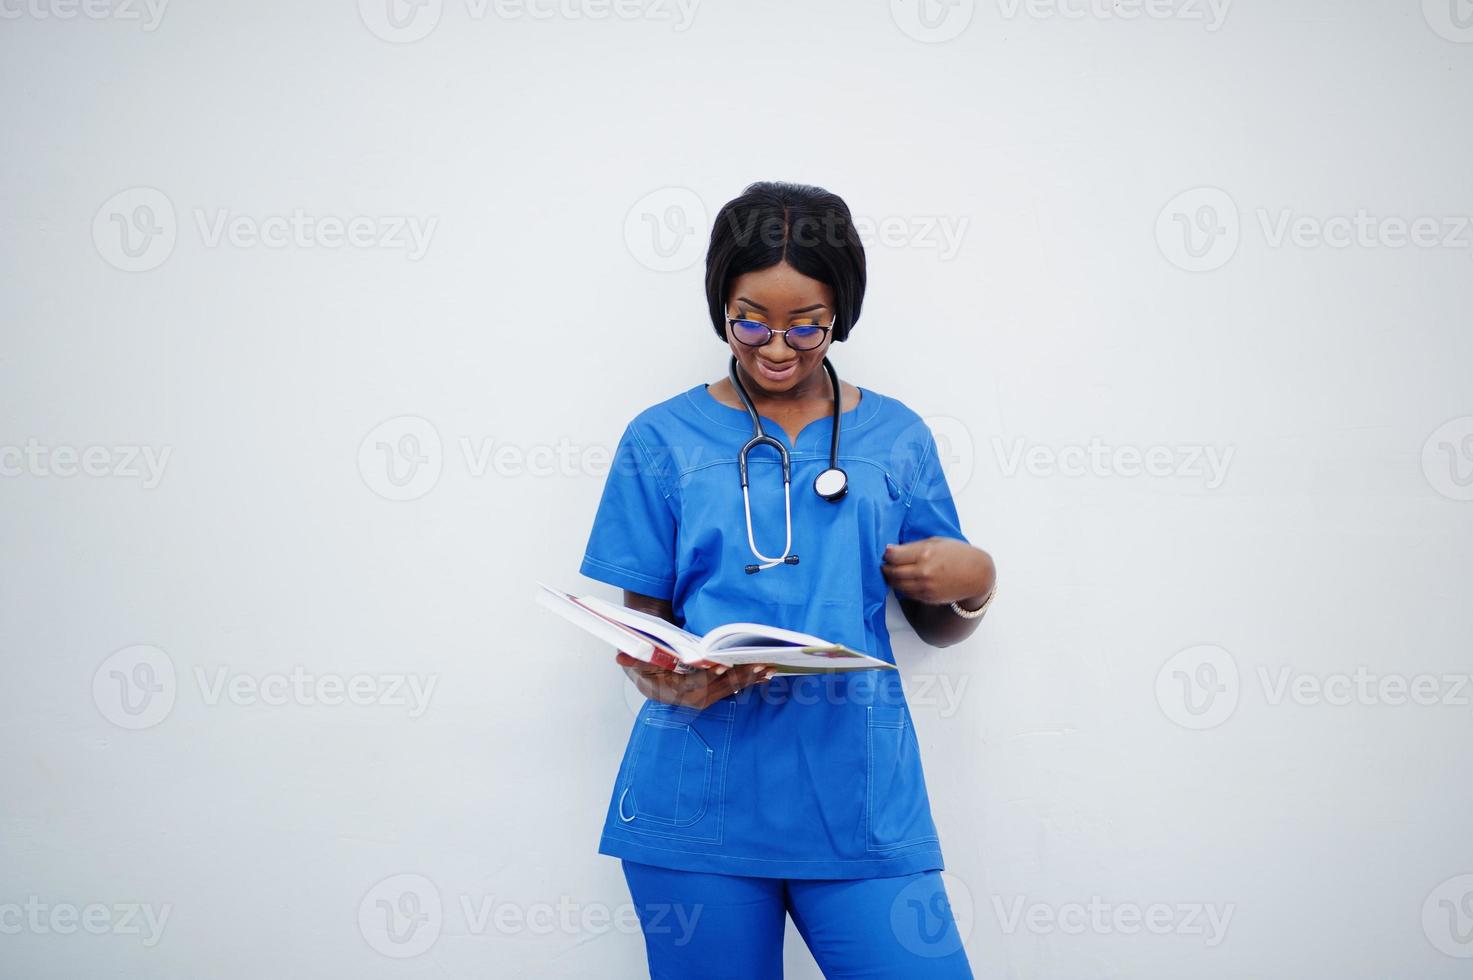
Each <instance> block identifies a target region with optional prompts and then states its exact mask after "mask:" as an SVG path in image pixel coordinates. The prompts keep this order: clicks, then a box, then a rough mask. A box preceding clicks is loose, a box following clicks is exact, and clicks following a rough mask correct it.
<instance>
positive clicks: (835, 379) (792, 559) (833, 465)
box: [727, 354, 848, 574]
mask: <svg viewBox="0 0 1473 980" xmlns="http://www.w3.org/2000/svg"><path fill="white" fill-rule="evenodd" d="M823 366H824V369H825V370H826V371H828V374H829V380H830V381H831V382H832V383H833V387H834V414H833V419H834V426H833V433H832V434H831V435H830V437H829V468H828V469H827V470H825V471H824V472H823V473H821V474H819V477H818V479H817V480H815V481H814V492H815V493H817V494H818V495H819V496H820V497H823V498H824V499H825V500H829V501H837V500H839V499H840V498H841V497H843V496H844V494H845V493H846V492H847V490H848V478H847V477H846V476H845V475H844V471H843V470H841V469H839V416H840V414H841V412H840V405H841V404H842V403H841V398H842V397H843V396H842V392H841V391H840V388H839V374H838V372H837V371H835V370H834V365H833V363H832V362H831V361H830V360H829V359H828V356H827V355H825V356H824V359H823ZM727 370H728V373H729V374H730V376H731V384H732V387H734V388H736V390H737V393H738V394H739V395H741V398H742V404H743V405H745V406H746V407H747V414H748V415H750V416H751V417H752V438H751V439H748V440H747V443H746V445H744V446H742V449H741V452H739V453H737V471H738V473H739V474H740V475H741V481H742V510H743V512H744V513H745V515H746V519H747V545H748V546H749V547H750V548H751V549H752V554H754V555H756V556H757V557H758V558H759V559H760V560H761V562H762V564H760V565H748V566H746V569H747V572H748V574H751V573H752V572H758V571H761V570H762V569H764V568H771V567H772V566H774V565H782V564H788V565H796V564H798V556H797V555H792V554H789V553H788V552H790V551H791V550H792V547H793V507H792V489H791V488H792V460H791V457H790V456H789V455H788V447H787V446H784V445H783V444H782V442H781V441H780V440H778V439H775V438H773V437H772V436H770V435H768V434H767V432H766V431H765V430H764V429H763V428H762V416H761V415H759V414H758V412H757V406H756V405H754V404H753V403H752V396H751V395H749V394H748V393H747V388H746V386H745V385H743V384H742V380H741V378H740V377H739V376H738V375H737V359H736V355H735V354H733V355H732V356H731V363H730V365H729V366H728V369H727ZM757 446H771V447H772V448H773V449H776V450H777V454H778V459H779V461H780V462H781V463H782V468H783V525H784V527H785V529H786V532H787V536H786V540H785V541H784V542H783V553H782V554H781V555H779V556H777V557H772V556H770V555H764V554H763V553H762V552H761V551H758V550H757V540H756V538H755V537H754V536H753V534H752V501H751V495H750V493H749V490H748V482H747V453H749V452H751V451H752V449H754V448H755V447H757ZM830 473H834V474H837V476H836V479H837V483H836V484H834V485H835V489H834V490H831V491H829V492H827V493H825V492H824V491H823V490H821V489H820V488H819V483H820V481H824V479H825V477H828V476H829V474H830ZM828 482H830V483H832V482H833V481H828Z"/></svg>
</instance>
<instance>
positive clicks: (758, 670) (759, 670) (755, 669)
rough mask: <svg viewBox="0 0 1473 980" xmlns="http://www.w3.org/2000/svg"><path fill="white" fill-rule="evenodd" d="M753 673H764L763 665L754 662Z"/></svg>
mask: <svg viewBox="0 0 1473 980" xmlns="http://www.w3.org/2000/svg"><path fill="white" fill-rule="evenodd" d="M752 673H754V674H760V673H762V665H761V664H753V665H752Z"/></svg>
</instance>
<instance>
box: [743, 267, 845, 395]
mask: <svg viewBox="0 0 1473 980" xmlns="http://www.w3.org/2000/svg"><path fill="white" fill-rule="evenodd" d="M726 313H727V315H728V316H732V317H739V318H741V319H743V320H756V321H758V322H760V323H764V324H766V325H767V326H769V327H771V328H772V329H773V330H786V329H788V328H789V327H804V326H818V327H826V326H828V325H829V324H830V323H831V322H832V321H833V319H834V291H833V290H832V289H830V288H829V287H828V286H826V285H825V284H823V283H821V282H819V281H818V280H817V279H810V278H808V277H807V276H805V275H803V274H802V273H801V272H799V271H798V270H797V269H794V268H793V267H792V266H790V265H788V264H787V263H786V262H781V263H779V264H777V265H774V266H771V267H769V268H766V269H759V270H757V271H755V272H748V273H746V274H744V275H741V276H738V277H737V278H736V279H735V280H734V281H733V282H732V284H731V294H730V296H729V297H728V299H727V303H726ZM796 339H797V338H795V340H796ZM833 341H834V335H833V332H832V331H830V332H829V333H827V334H825V335H824V337H823V343H822V344H820V345H819V346H818V347H817V348H815V349H813V350H806V351H805V350H794V349H793V348H791V347H789V346H788V345H787V343H786V342H785V340H784V338H783V335H782V334H777V333H774V334H773V335H772V336H771V337H769V338H768V340H767V343H766V344H764V345H763V346H761V347H752V346H750V345H748V344H744V343H741V342H740V341H738V340H737V339H736V336H735V331H734V330H733V328H732V325H731V324H727V327H726V342H727V345H728V346H729V347H731V352H732V353H733V354H735V355H736V358H737V361H738V362H739V363H740V364H741V366H742V370H743V371H744V373H745V375H746V378H750V379H751V380H752V381H754V382H755V383H756V384H757V387H758V389H759V390H760V391H761V392H762V393H764V394H767V395H771V396H778V397H781V396H784V395H787V396H792V395H797V394H800V393H802V394H807V393H809V392H810V390H811V388H812V386H813V385H814V384H815V383H816V384H817V385H818V387H819V388H823V387H824V382H823V379H822V378H820V377H818V376H817V375H816V374H815V372H818V371H820V370H821V369H822V366H823V358H824V354H826V353H827V352H828V349H829V345H830V344H831V343H833ZM743 380H744V382H745V380H746V379H745V378H744V379H743ZM753 394H754V395H755V394H756V392H753Z"/></svg>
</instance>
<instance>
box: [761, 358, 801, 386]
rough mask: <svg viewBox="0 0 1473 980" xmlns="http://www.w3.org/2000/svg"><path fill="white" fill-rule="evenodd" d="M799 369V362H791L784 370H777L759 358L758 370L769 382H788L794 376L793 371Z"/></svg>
mask: <svg viewBox="0 0 1473 980" xmlns="http://www.w3.org/2000/svg"><path fill="white" fill-rule="evenodd" d="M797 367H798V362H797V361H789V362H788V364H787V366H786V367H784V368H783V369H782V370H776V369H774V368H772V367H771V366H769V365H768V363H767V362H766V361H764V360H762V358H760V357H759V358H757V370H758V371H760V372H761V373H762V376H763V377H764V378H766V379H767V380H768V381H786V380H788V378H790V377H792V376H793V371H795V370H796V369H797Z"/></svg>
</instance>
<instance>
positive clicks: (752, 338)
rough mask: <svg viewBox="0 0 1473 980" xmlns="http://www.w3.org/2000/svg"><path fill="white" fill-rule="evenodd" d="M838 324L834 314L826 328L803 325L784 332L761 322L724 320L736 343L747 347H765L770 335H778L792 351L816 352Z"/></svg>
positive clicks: (837, 317)
mask: <svg viewBox="0 0 1473 980" xmlns="http://www.w3.org/2000/svg"><path fill="white" fill-rule="evenodd" d="M838 322H839V314H837V313H835V314H834V318H833V320H831V321H829V325H828V326H826V327H820V326H819V325H818V324H812V325H808V324H805V325H803V326H801V327H789V328H788V329H786V330H774V329H772V328H771V327H769V326H768V325H767V324H765V323H763V322H762V321H761V320H745V319H742V318H741V317H734V316H729V317H727V318H726V329H727V332H728V333H730V334H731V336H732V337H733V338H735V339H736V342H737V343H739V344H745V345H746V346H748V347H765V346H767V342H768V341H769V340H771V339H772V335H773V334H775V333H780V334H782V335H783V343H785V344H787V345H788V346H789V347H791V348H792V349H793V350H816V349H818V348H819V347H822V346H823V340H824V337H826V336H828V332H829V331H830V330H832V329H834V324H835V323H838Z"/></svg>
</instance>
